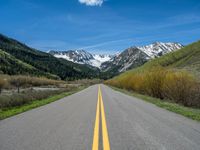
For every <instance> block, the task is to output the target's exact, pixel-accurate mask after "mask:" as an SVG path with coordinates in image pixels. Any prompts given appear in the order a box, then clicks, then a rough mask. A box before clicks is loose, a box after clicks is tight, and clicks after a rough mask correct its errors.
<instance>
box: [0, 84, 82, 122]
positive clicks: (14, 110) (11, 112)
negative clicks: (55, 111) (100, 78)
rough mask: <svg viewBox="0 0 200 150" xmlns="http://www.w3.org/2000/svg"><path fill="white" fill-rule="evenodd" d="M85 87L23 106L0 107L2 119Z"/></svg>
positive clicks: (0, 118)
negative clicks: (3, 108)
mask: <svg viewBox="0 0 200 150" xmlns="http://www.w3.org/2000/svg"><path fill="white" fill-rule="evenodd" d="M84 88H86V87H79V88H77V89H75V90H73V91H70V92H64V93H61V94H58V95H54V96H51V97H49V98H46V99H43V100H35V101H33V102H31V103H29V104H26V105H23V106H19V107H12V108H8V109H5V110H1V109H0V120H2V119H5V118H8V117H11V116H14V115H17V114H20V113H22V112H25V111H28V110H31V109H33V108H36V107H39V106H43V105H46V104H49V103H52V102H54V101H57V100H59V99H61V98H63V97H66V96H69V95H71V94H74V93H76V92H78V91H80V90H83V89H84Z"/></svg>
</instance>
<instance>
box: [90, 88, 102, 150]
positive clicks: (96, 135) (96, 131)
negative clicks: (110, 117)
mask: <svg viewBox="0 0 200 150" xmlns="http://www.w3.org/2000/svg"><path fill="white" fill-rule="evenodd" d="M99 98H100V94H99V91H98V101H97V110H96V120H95V127H94V137H93V146H92V150H98V149H99V115H100V113H99V111H100V109H99V105H100V99H99Z"/></svg>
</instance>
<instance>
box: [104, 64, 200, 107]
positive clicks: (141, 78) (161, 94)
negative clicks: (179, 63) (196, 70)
mask: <svg viewBox="0 0 200 150" xmlns="http://www.w3.org/2000/svg"><path fill="white" fill-rule="evenodd" d="M106 84H109V85H112V86H115V87H118V88H122V89H127V90H129V91H134V92H137V93H140V94H144V95H149V96H152V97H155V98H159V99H161V100H171V101H174V102H176V103H179V104H182V105H184V106H189V107H196V108H200V83H199V81H198V80H197V79H196V78H195V77H194V76H193V75H191V74H190V73H188V72H186V71H182V70H175V69H168V68H164V67H154V68H151V69H150V70H148V71H147V70H146V71H138V72H137V71H135V72H132V73H131V74H130V73H129V74H122V75H121V76H119V77H116V78H114V79H111V80H108V81H106Z"/></svg>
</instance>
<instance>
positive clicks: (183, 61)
mask: <svg viewBox="0 0 200 150" xmlns="http://www.w3.org/2000/svg"><path fill="white" fill-rule="evenodd" d="M158 65H159V66H162V67H171V68H175V69H183V70H187V71H189V72H191V73H192V74H194V75H196V76H197V77H198V78H199V79H200V41H197V42H195V43H192V44H190V45H187V46H185V47H183V48H181V49H180V50H177V51H174V52H172V53H169V54H166V55H164V56H162V57H159V58H156V59H153V60H151V61H149V62H148V63H146V64H144V65H143V66H141V67H139V68H138V70H147V69H151V68H152V67H154V66H158Z"/></svg>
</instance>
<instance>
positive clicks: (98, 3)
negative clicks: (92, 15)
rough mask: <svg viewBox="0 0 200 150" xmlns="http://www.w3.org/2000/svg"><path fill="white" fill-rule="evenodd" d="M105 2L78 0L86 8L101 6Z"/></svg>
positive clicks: (100, 0)
mask: <svg viewBox="0 0 200 150" xmlns="http://www.w3.org/2000/svg"><path fill="white" fill-rule="evenodd" d="M104 1H105V0H79V2H80V3H81V4H86V5H87V6H101V5H102V4H103V2H104Z"/></svg>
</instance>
